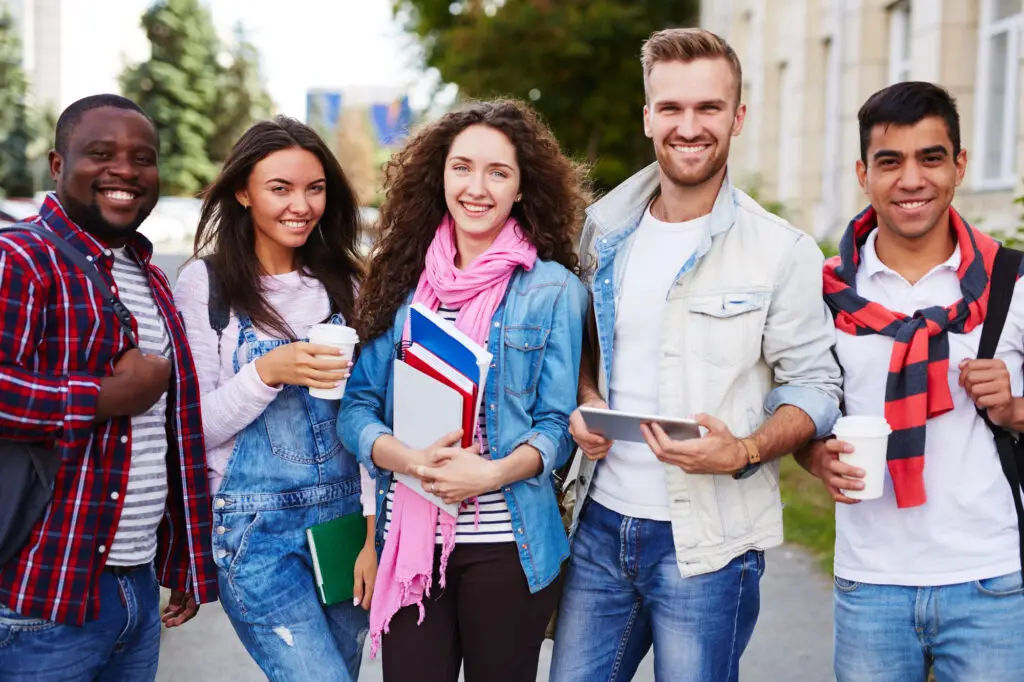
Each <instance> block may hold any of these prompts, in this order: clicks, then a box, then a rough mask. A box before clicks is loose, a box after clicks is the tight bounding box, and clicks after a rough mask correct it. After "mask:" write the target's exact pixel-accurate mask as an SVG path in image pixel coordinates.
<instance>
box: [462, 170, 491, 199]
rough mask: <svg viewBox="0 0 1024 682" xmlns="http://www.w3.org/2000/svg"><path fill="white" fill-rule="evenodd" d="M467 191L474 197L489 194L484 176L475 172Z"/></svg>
mask: <svg viewBox="0 0 1024 682" xmlns="http://www.w3.org/2000/svg"><path fill="white" fill-rule="evenodd" d="M466 191H467V192H469V195H470V196H472V197H482V196H485V195H486V194H487V189H486V187H485V184H484V174H483V173H479V172H474V173H473V176H472V177H471V178H470V179H469V185H468V186H467V187H466Z"/></svg>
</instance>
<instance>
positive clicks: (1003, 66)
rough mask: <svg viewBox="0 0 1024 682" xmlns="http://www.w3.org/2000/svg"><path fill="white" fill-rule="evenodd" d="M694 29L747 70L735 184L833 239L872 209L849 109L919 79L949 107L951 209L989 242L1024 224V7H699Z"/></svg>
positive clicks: (780, 1)
mask: <svg viewBox="0 0 1024 682" xmlns="http://www.w3.org/2000/svg"><path fill="white" fill-rule="evenodd" d="M701 5H702V8H701V24H702V26H704V27H706V28H708V29H710V30H712V31H715V32H716V33H718V34H720V35H722V36H723V37H724V38H725V39H726V40H728V41H729V43H730V44H731V45H732V46H733V47H734V48H735V49H736V52H737V53H738V54H739V57H740V60H741V61H742V63H743V70H744V74H743V75H744V79H743V80H744V82H743V97H744V101H746V103H747V107H748V112H747V120H746V124H745V127H744V130H743V133H742V134H741V135H740V137H739V138H737V139H736V140H735V141H734V146H733V152H732V154H731V172H732V174H733V177H734V178H735V180H736V181H737V183H738V184H739V185H740V186H746V187H755V188H757V190H758V191H759V192H760V194H761V196H762V197H763V198H766V199H773V200H777V201H779V202H782V203H783V204H784V206H785V207H786V213H787V217H788V218H789V219H790V220H791V221H792V222H793V223H794V224H796V225H798V226H800V227H802V228H803V229H805V230H807V231H808V232H810V233H812V234H814V235H815V236H816V237H817V238H819V239H831V240H834V239H835V238H836V237H837V235H838V234H839V233H841V231H842V228H843V227H845V225H846V223H847V221H848V220H849V219H850V218H851V217H852V216H853V215H854V214H856V213H857V212H858V211H859V210H860V209H862V208H863V207H864V206H866V205H867V199H866V197H865V196H864V195H863V193H862V191H861V189H860V187H859V185H858V184H857V179H856V174H855V172H854V168H855V164H856V161H857V159H858V158H859V157H860V143H859V132H858V125H857V111H858V109H859V108H860V106H861V105H862V104H863V103H864V101H865V100H866V99H867V98H868V97H869V96H870V95H871V94H872V93H874V92H875V91H877V90H879V89H881V88H883V87H885V86H886V85H888V84H891V83H894V82H897V81H904V80H926V81H932V82H936V83H939V84H941V85H943V86H944V87H946V88H947V89H948V90H949V91H950V93H951V94H952V95H953V96H954V97H956V98H957V101H958V104H959V108H960V119H961V142H962V145H963V147H964V148H965V149H967V152H968V170H967V177H966V178H965V179H964V183H963V185H962V186H961V188H960V190H959V192H958V194H957V198H956V206H957V208H958V209H959V210H960V212H961V213H962V214H963V215H964V217H966V218H967V219H968V220H971V221H972V222H975V223H976V224H978V225H979V227H981V228H983V229H986V230H992V231H1012V230H1014V229H1015V228H1016V226H1017V225H1019V224H1020V221H1021V219H1020V214H1021V213H1022V212H1024V208H1022V207H1021V206H1020V205H1018V204H1014V203H1013V198H1014V197H1015V196H1019V195H1020V194H1021V193H1024V184H1022V179H1021V178H1022V176H1024V103H1022V99H1024V0H897V1H895V2H894V1H893V0H704V1H703V2H702V3H701Z"/></svg>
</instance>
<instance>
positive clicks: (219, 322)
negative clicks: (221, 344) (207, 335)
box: [200, 256, 231, 341]
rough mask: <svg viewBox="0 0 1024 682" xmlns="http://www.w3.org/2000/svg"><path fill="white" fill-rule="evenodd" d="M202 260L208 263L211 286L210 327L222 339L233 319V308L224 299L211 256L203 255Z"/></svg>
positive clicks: (208, 279)
mask: <svg viewBox="0 0 1024 682" xmlns="http://www.w3.org/2000/svg"><path fill="white" fill-rule="evenodd" d="M200 260H202V261H203V262H204V263H206V279H207V281H208V282H209V286H210V296H209V304H208V306H207V315H208V317H209V318H210V329H212V330H213V331H215V332H216V333H217V340H218V341H220V337H221V334H223V333H224V330H225V329H227V327H228V322H229V321H230V320H231V308H230V307H229V306H228V305H227V302H226V301H225V300H224V293H223V291H222V290H221V288H220V278H219V277H218V276H217V271H216V270H214V269H213V265H212V264H211V263H210V257H209V256H203V257H202V258H201V259H200Z"/></svg>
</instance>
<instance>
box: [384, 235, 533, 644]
mask: <svg viewBox="0 0 1024 682" xmlns="http://www.w3.org/2000/svg"><path fill="white" fill-rule="evenodd" d="M456 255H457V253H456V250H455V226H454V223H453V221H452V219H451V216H450V215H445V217H444V219H443V220H442V221H441V225H440V226H439V227H438V228H437V232H436V233H435V234H434V240H433V241H432V242H431V244H430V247H429V249H428V250H427V260H426V265H425V267H424V269H423V272H422V273H421V274H420V281H419V284H418V285H417V287H416V293H415V294H414V295H413V302H420V303H423V304H424V305H426V306H427V307H429V308H430V309H431V310H437V309H438V308H439V307H440V306H441V305H442V304H443V305H444V306H445V307H446V308H453V309H458V311H459V312H458V315H457V316H456V318H455V326H456V327H458V329H459V330H460V331H462V332H463V333H464V334H466V335H467V336H468V337H469V338H471V339H472V340H473V341H475V342H476V343H479V344H480V345H481V346H486V345H487V337H488V334H489V333H490V328H491V319H492V318H493V317H494V313H495V311H497V309H498V306H499V305H500V304H501V300H502V298H503V297H504V295H505V290H506V289H507V288H508V282H509V279H511V277H512V273H513V272H515V270H516V268H518V267H520V266H521V267H523V268H525V269H526V270H530V269H532V268H533V264H534V263H535V262H536V260H537V249H536V248H534V246H533V245H532V244H530V242H528V241H527V240H526V238H525V236H524V235H523V233H522V230H521V229H520V228H519V224H518V223H517V222H516V221H515V219H513V218H509V219H508V220H507V221H506V222H505V225H504V227H502V229H501V232H499V233H498V236H497V238H495V240H494V243H492V244H491V246H490V247H489V248H488V249H487V251H485V252H484V253H482V254H481V255H480V256H479V257H478V258H477V259H476V260H474V261H473V262H472V263H471V264H470V265H469V267H467V268H464V269H462V270H460V269H458V268H457V267H455V258H456ZM405 336H406V337H407V336H408V330H406V333H405ZM483 388H484V387H483V386H481V387H480V390H483ZM439 522H440V526H441V537H442V545H441V566H440V580H441V587H442V588H444V586H445V570H446V568H447V565H448V556H449V555H450V554H451V552H452V549H454V548H455V518H453V517H452V516H451V515H449V514H448V513H442V512H441V510H440V509H438V507H437V506H435V505H433V504H431V503H430V502H428V501H427V500H425V499H424V498H423V497H421V496H420V495H417V494H416V493H415V492H413V491H412V490H409V489H408V488H406V487H405V486H404V485H403V484H401V483H398V484H397V485H396V486H395V499H394V504H393V506H392V509H391V526H390V528H389V529H388V535H387V538H386V539H385V541H384V551H383V553H382V554H381V558H380V566H379V567H378V570H377V584H376V588H375V590H374V595H373V603H372V605H371V606H370V656H371V657H373V656H376V654H377V650H378V649H379V648H380V641H381V637H382V635H383V633H386V632H387V631H388V627H389V625H390V623H391V618H392V617H393V616H394V615H395V614H396V613H398V610H399V609H401V608H403V607H406V606H411V605H413V604H415V605H416V606H417V607H418V608H419V620H418V621H417V624H418V623H422V622H423V617H424V607H423V598H424V597H429V596H430V587H431V583H432V581H433V567H434V546H435V541H434V538H435V530H436V529H437V527H438V523H439Z"/></svg>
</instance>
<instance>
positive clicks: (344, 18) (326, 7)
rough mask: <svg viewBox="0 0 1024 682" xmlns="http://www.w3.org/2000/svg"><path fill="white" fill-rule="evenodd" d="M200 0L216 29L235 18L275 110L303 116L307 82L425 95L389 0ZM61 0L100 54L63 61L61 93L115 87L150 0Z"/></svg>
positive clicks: (142, 49)
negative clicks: (68, 87)
mask: <svg viewBox="0 0 1024 682" xmlns="http://www.w3.org/2000/svg"><path fill="white" fill-rule="evenodd" d="M203 2H204V4H206V5H207V6H208V7H209V8H210V9H211V10H212V14H213V21H214V25H215V26H216V28H217V31H218V33H219V34H220V35H221V36H222V37H224V38H230V37H231V36H232V35H233V30H232V29H233V27H234V25H235V24H236V23H238V22H239V21H241V22H242V24H243V26H244V27H245V28H246V30H247V32H248V34H249V37H250V40H251V41H252V42H253V43H254V44H255V45H256V47H257V48H258V49H259V50H260V53H261V58H262V67H263V73H264V76H265V79H266V84H267V89H268V90H269V92H270V96H271V97H272V98H273V100H274V102H275V104H276V105H277V111H278V112H279V113H284V114H288V115H290V116H295V117H297V118H304V116H305V112H306V91H307V90H309V89H311V88H327V89H335V88H344V87H351V86H385V87H393V88H397V89H399V90H400V91H406V92H408V94H409V95H410V100H411V104H412V105H413V107H414V108H421V107H423V106H425V105H426V103H427V100H428V97H429V91H430V90H431V87H432V85H433V82H434V81H433V80H432V79H431V78H429V77H425V76H424V75H423V73H422V72H421V71H420V69H419V67H418V58H419V53H418V51H417V49H416V46H415V43H414V42H413V40H412V39H411V38H410V37H408V36H407V35H405V34H404V33H403V31H402V29H401V27H400V26H399V25H398V24H397V23H396V22H395V21H394V20H393V19H392V16H391V0H290V2H289V1H287V0H285V1H282V0H203ZM65 3H69V4H70V7H71V8H73V9H72V11H73V12H75V15H76V16H75V17H74V19H73V23H74V24H75V25H76V26H77V27H80V28H86V29H87V30H86V31H82V33H86V34H87V35H90V36H91V37H92V38H93V39H95V38H96V37H97V36H100V35H102V36H104V38H103V40H101V41H99V42H100V43H101V44H103V45H105V47H103V48H100V49H101V50H102V51H103V52H105V53H106V54H104V55H94V57H95V58H94V59H93V60H80V61H76V62H73V64H72V65H71V66H70V67H65V68H69V70H71V71H72V73H68V74H67V76H68V79H67V81H65V82H69V83H71V84H73V85H72V87H73V92H72V93H71V94H67V95H66V96H65V97H64V99H66V98H68V97H72V95H73V96H74V97H72V99H74V98H77V97H78V96H82V95H84V94H91V93H94V92H103V91H110V90H111V89H116V87H117V75H118V73H119V71H120V64H123V63H124V61H125V60H127V61H139V60H141V59H144V58H145V57H146V56H147V53H148V47H147V46H148V42H147V41H146V38H145V35H144V34H143V33H142V30H141V28H140V25H139V18H140V17H141V16H142V14H143V13H144V12H145V10H146V8H147V7H148V6H149V4H150V0H90V1H89V2H86V1H85V0H70V2H69V0H65ZM79 3H81V4H79ZM65 6H66V7H67V6H68V5H65ZM86 8H88V9H86ZM300 10H301V11H300ZM83 24H84V25H85V26H83ZM94 44H95V43H94ZM98 67H99V68H98Z"/></svg>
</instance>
